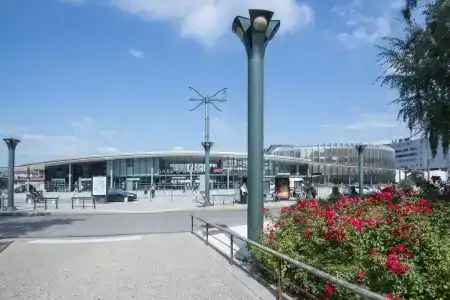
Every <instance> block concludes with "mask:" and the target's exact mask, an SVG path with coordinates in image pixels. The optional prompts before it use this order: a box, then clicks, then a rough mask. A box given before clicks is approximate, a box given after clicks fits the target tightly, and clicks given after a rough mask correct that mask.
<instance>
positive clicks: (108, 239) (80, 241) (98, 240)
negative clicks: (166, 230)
mask: <svg viewBox="0 0 450 300" xmlns="http://www.w3.org/2000/svg"><path fill="white" fill-rule="evenodd" d="M142 238H143V236H142V235H133V236H122V237H105V238H92V239H45V240H34V241H29V242H27V244H83V243H104V242H124V241H137V240H140V239H142Z"/></svg>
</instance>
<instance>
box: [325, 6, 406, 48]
mask: <svg viewBox="0 0 450 300" xmlns="http://www.w3.org/2000/svg"><path fill="white" fill-rule="evenodd" d="M366 3H367V2H366ZM380 3H381V2H380ZM372 4H373V3H372ZM363 8H364V4H363V3H362V2H361V1H353V2H352V3H350V4H349V5H347V6H338V7H334V8H333V9H332V11H333V12H335V13H337V14H338V15H339V16H340V17H341V18H345V19H346V21H345V29H344V30H343V31H342V32H339V33H337V36H336V37H337V39H338V41H340V42H342V43H343V44H344V45H345V46H346V47H347V48H349V49H356V48H357V47H359V46H361V45H364V44H373V43H374V42H376V41H377V40H379V39H381V38H383V37H385V36H389V35H390V34H391V32H392V20H393V13H394V12H397V11H398V9H399V8H400V6H399V4H398V1H396V0H390V1H386V2H383V4H382V6H381V7H378V8H379V13H378V15H377V14H374V13H372V11H373V9H370V11H371V13H370V15H369V14H366V13H363V11H364V9H363Z"/></svg>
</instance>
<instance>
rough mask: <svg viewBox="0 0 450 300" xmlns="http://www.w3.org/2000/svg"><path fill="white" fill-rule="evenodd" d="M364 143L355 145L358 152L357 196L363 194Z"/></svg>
mask: <svg viewBox="0 0 450 300" xmlns="http://www.w3.org/2000/svg"><path fill="white" fill-rule="evenodd" d="M365 148H366V146H365V145H356V151H357V152H358V174H359V196H360V197H362V196H363V194H364V149H365Z"/></svg>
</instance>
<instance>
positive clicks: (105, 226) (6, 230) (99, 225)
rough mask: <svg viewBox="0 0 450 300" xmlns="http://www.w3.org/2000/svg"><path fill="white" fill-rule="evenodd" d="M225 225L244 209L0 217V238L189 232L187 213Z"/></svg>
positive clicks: (242, 220) (240, 220)
mask: <svg viewBox="0 0 450 300" xmlns="http://www.w3.org/2000/svg"><path fill="white" fill-rule="evenodd" d="M192 213H195V214H196V215H198V216H199V217H201V218H204V219H206V220H209V221H211V222H215V223H217V224H222V225H226V226H239V225H243V224H246V223H247V212H246V211H243V210H240V211H214V210H209V211H176V212H164V213H155V214H109V215H51V216H37V217H21V218H16V217H3V218H0V239H17V238H22V239H24V238H56V237H91V236H120V235H133V234H157V233H179V232H189V231H190V229H191V214H192Z"/></svg>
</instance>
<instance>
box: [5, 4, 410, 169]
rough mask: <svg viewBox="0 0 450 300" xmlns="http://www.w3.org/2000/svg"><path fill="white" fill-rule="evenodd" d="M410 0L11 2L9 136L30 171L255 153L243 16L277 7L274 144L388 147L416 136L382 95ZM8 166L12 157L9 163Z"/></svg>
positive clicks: (269, 107)
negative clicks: (205, 152)
mask: <svg viewBox="0 0 450 300" xmlns="http://www.w3.org/2000/svg"><path fill="white" fill-rule="evenodd" d="M400 7H401V2H399V0H383V1H373V0H335V1H312V0H310V1H303V0H258V1H256V0H239V1H238V0H165V1H160V0H2V1H0V37H1V42H0V43H1V44H0V112H1V118H0V136H1V137H10V136H13V137H18V138H20V139H21V142H20V144H19V145H18V146H17V155H16V162H17V163H28V162H39V161H45V160H51V159H56V158H62V157H74V156H84V155H103V154H105V155H107V154H113V153H124V152H125V153H129V152H148V151H158V150H170V149H174V148H177V149H180V148H183V149H187V150H200V149H202V147H201V141H202V140H203V139H204V118H203V111H202V109H197V110H194V111H190V109H192V108H193V107H195V103H193V102H190V101H189V98H195V97H196V96H197V95H196V94H195V93H194V92H193V91H191V90H189V87H194V88H195V89H197V90H199V91H200V93H202V94H204V95H212V94H214V93H215V92H216V91H217V90H219V89H222V88H227V95H226V96H227V97H226V99H227V102H225V103H220V104H218V106H219V108H220V109H221V110H222V111H217V110H215V109H213V108H211V136H210V139H211V140H212V141H213V142H214V146H213V151H237V152H241V151H242V152H245V151H246V149H247V122H246V121H247V57H246V54H245V49H244V46H243V45H242V43H241V41H240V40H239V39H238V38H237V37H236V36H235V35H234V34H233V33H232V32H231V23H232V21H233V19H234V17H235V16H236V15H243V16H248V9H249V8H262V9H270V10H273V11H274V12H275V15H274V19H279V20H280V21H281V27H280V30H279V32H278V33H277V35H276V36H275V37H274V39H273V40H272V41H271V42H270V43H269V45H268V47H267V51H266V56H265V95H264V117H265V119H264V122H265V128H264V144H265V146H266V147H268V146H269V145H271V144H295V145H304V144H318V143H320V144H323V143H344V142H370V143H380V142H386V141H390V140H392V139H396V138H402V137H406V136H408V135H409V131H408V130H407V129H406V127H405V125H404V124H403V123H401V122H399V121H397V113H398V107H397V106H396V105H394V104H390V103H391V101H392V100H393V99H395V96H396V92H395V91H392V90H390V89H389V88H386V87H380V84H379V82H376V78H377V77H378V76H379V75H380V74H382V72H383V71H384V68H385V67H383V66H381V65H380V63H379V62H378V59H377V53H378V50H377V48H376V45H380V44H381V43H382V42H383V41H382V37H384V36H394V35H398V34H399V32H401V28H400V24H398V22H397V21H395V18H396V17H397V16H398V11H399V8H400ZM6 164H7V148H6V145H4V146H3V147H1V146H0V166H2V165H6Z"/></svg>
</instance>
